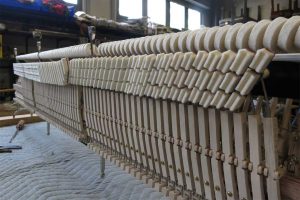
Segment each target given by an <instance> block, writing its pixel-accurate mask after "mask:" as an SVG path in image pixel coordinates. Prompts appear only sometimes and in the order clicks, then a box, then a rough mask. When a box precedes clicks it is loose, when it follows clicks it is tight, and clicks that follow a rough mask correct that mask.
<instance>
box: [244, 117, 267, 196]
mask: <svg viewBox="0 0 300 200" xmlns="http://www.w3.org/2000/svg"><path fill="white" fill-rule="evenodd" d="M248 124H249V148H250V160H251V165H252V172H251V188H252V197H253V199H264V198H265V193H264V185H263V178H264V177H263V174H259V173H258V168H259V167H262V166H263V160H262V133H263V132H262V129H261V127H262V122H261V117H260V115H259V114H258V115H248Z"/></svg>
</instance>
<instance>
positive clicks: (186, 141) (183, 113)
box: [178, 104, 195, 191]
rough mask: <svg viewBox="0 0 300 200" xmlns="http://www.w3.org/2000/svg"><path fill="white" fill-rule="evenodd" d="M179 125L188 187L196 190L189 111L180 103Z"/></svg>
mask: <svg viewBox="0 0 300 200" xmlns="http://www.w3.org/2000/svg"><path fill="white" fill-rule="evenodd" d="M178 111H179V120H180V121H179V125H180V136H181V141H182V147H181V149H182V160H183V166H184V170H185V171H184V172H183V173H184V176H185V181H186V188H187V189H188V190H190V191H194V190H195V183H194V174H193V167H192V158H191V148H190V136H189V129H188V128H189V127H188V112H187V106H186V105H184V104H179V110H178Z"/></svg>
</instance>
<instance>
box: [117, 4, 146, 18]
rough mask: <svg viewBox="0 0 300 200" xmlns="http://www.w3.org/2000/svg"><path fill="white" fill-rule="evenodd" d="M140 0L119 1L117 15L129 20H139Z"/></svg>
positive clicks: (140, 13) (140, 11) (140, 15)
mask: <svg viewBox="0 0 300 200" xmlns="http://www.w3.org/2000/svg"><path fill="white" fill-rule="evenodd" d="M142 10H143V9H142V0H130V1H128V0H119V14H120V15H123V16H126V17H128V18H129V19H136V18H141V17H142V16H143V14H142Z"/></svg>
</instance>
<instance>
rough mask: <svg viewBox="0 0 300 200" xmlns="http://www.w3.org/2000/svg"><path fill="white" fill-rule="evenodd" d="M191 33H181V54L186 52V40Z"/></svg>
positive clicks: (179, 41)
mask: <svg viewBox="0 0 300 200" xmlns="http://www.w3.org/2000/svg"><path fill="white" fill-rule="evenodd" d="M190 32H191V31H185V32H181V33H180V35H179V38H178V48H179V50H180V51H181V52H186V51H187V48H186V39H187V37H188V35H189V33H190Z"/></svg>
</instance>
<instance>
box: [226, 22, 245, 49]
mask: <svg viewBox="0 0 300 200" xmlns="http://www.w3.org/2000/svg"><path fill="white" fill-rule="evenodd" d="M242 25H243V24H242V23H237V24H234V25H233V26H231V27H230V28H229V30H228V31H227V34H226V37H225V47H226V49H227V50H232V51H237V48H236V36H237V34H238V32H239V30H240V28H241V26H242Z"/></svg>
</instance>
